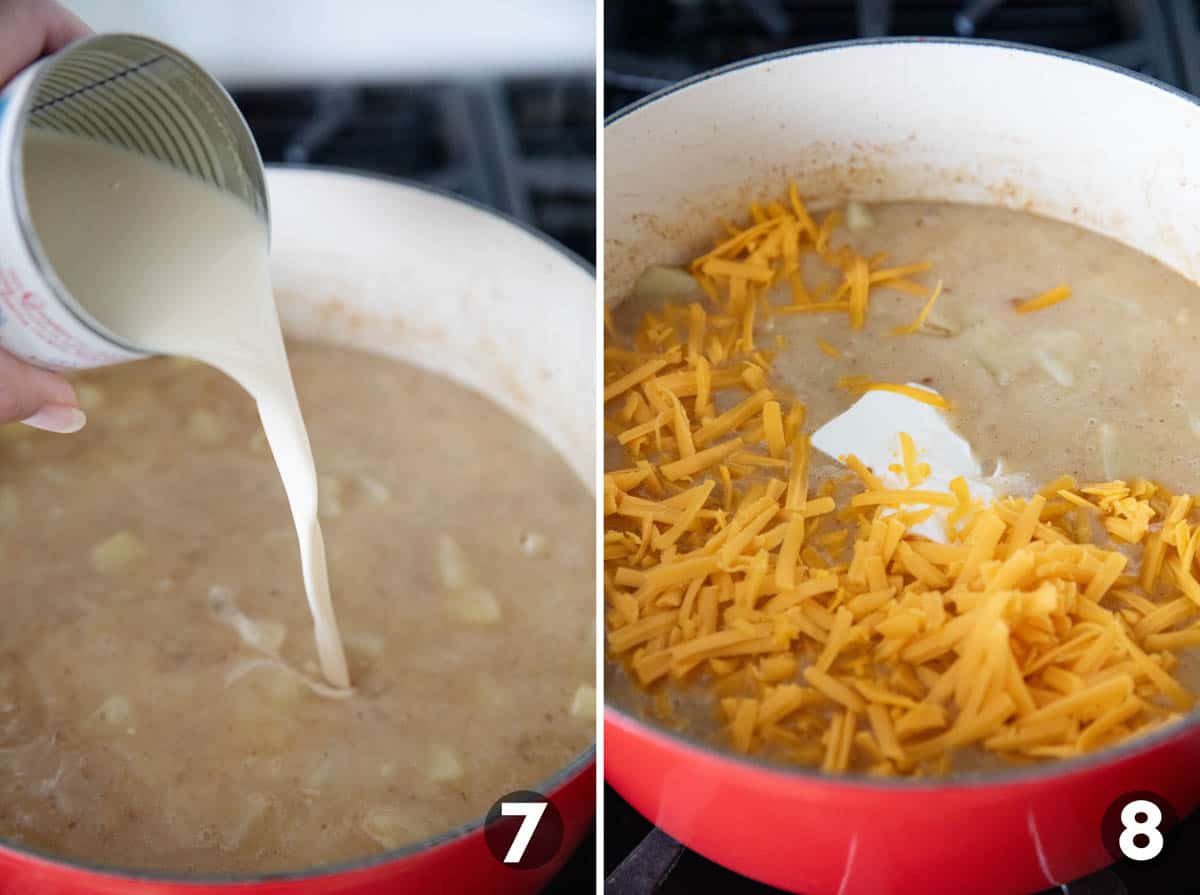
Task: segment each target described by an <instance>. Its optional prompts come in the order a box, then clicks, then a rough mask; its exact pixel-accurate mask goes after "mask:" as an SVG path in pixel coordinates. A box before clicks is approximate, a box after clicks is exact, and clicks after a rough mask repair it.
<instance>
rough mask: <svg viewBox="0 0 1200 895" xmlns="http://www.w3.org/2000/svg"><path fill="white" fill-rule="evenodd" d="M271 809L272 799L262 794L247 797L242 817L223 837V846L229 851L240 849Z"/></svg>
mask: <svg viewBox="0 0 1200 895" xmlns="http://www.w3.org/2000/svg"><path fill="white" fill-rule="evenodd" d="M270 808H271V800H270V799H268V798H267V797H266V796H264V795H262V794H261V793H257V792H252V793H250V794H249V795H248V796H246V805H245V808H244V809H243V811H242V815H241V817H239V818H238V820H237V823H235V824H233V825H232V826H230V827H229V828H228V829H226V830H225V833H224V835H223V836H221V844H222V845H223V846H224V847H225V848H227V849H235V848H240V847H241V846H242V845H243V844H244V843H245V842H246V840H247V839H248V838H249V837H250V836H251V835H253V834H254V833H255V832H256V831H257V829H258V828H259V827H260V826H261V825H262V824H263V822H264V819H265V818H266V816H267V812H268V811H269V810H270Z"/></svg>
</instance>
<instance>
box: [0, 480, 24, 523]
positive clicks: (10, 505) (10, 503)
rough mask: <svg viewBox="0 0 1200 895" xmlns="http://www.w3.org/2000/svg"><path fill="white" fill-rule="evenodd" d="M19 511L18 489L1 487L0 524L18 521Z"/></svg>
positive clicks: (8, 486) (6, 486) (7, 486)
mask: <svg viewBox="0 0 1200 895" xmlns="http://www.w3.org/2000/svg"><path fill="white" fill-rule="evenodd" d="M19 509H20V504H19V503H18V502H17V489H16V488H15V487H14V486H12V485H0V522H13V521H16V518H17V512H18V510H19Z"/></svg>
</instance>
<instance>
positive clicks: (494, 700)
mask: <svg viewBox="0 0 1200 895" xmlns="http://www.w3.org/2000/svg"><path fill="white" fill-rule="evenodd" d="M475 695H476V696H477V697H478V699H479V701H480V702H482V703H483V704H484V705H492V706H507V705H508V704H509V703H511V702H512V694H511V693H510V692H509V691H508V690H507V689H506V688H505V687H502V686H501V685H500V684H499V683H498V682H497V681H496V679H495V678H494V677H492V676H491V675H480V676H479V677H478V678H477V679H476V681H475Z"/></svg>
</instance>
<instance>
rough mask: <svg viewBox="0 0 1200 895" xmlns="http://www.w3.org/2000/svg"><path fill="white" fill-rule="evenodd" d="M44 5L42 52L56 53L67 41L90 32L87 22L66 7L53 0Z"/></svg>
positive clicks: (71, 41)
mask: <svg viewBox="0 0 1200 895" xmlns="http://www.w3.org/2000/svg"><path fill="white" fill-rule="evenodd" d="M42 5H43V6H44V7H46V11H45V12H44V13H43V15H44V16H45V23H46V40H45V42H44V43H43V44H42V53H43V54H46V53H57V52H58V51H59V50H61V49H62V48H63V47H65V46H66V45H67V44H69V43H73V42H74V41H77V40H79V38H81V37H87V36H88V35H89V34H91V33H92V29H91V28H89V27H88V25H87V22H85V21H84V20H83V19H81V18H79V16H77V15H75V13H73V12H71V11H70V10H69V9H66V8H64V7H62V6H60V5H59V4H57V3H55V2H54V0H47V2H46V3H43V4H42Z"/></svg>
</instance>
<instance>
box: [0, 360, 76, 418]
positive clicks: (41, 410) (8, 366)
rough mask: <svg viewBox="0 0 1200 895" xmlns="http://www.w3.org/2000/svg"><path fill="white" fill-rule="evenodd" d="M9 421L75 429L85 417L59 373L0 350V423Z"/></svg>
mask: <svg viewBox="0 0 1200 895" xmlns="http://www.w3.org/2000/svg"><path fill="white" fill-rule="evenodd" d="M13 420H22V421H24V422H26V423H27V424H28V425H31V426H34V427H36V428H39V429H47V430H49V431H51V432H75V431H78V430H79V429H80V428H82V427H83V424H84V422H85V421H86V420H87V417H85V416H84V414H83V411H81V410H80V409H79V399H78V398H77V397H76V396H75V389H74V388H73V387H72V386H71V383H69V382H67V380H65V379H64V378H63V377H62V376H59V375H58V374H57V373H51V372H49V371H48V370H42V369H40V368H38V367H34V366H31V365H30V364H27V363H25V362H24V361H21V360H18V359H17V358H15V357H13V356H12V355H11V354H8V353H6V352H4V351H0V423H6V422H12V421H13Z"/></svg>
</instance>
